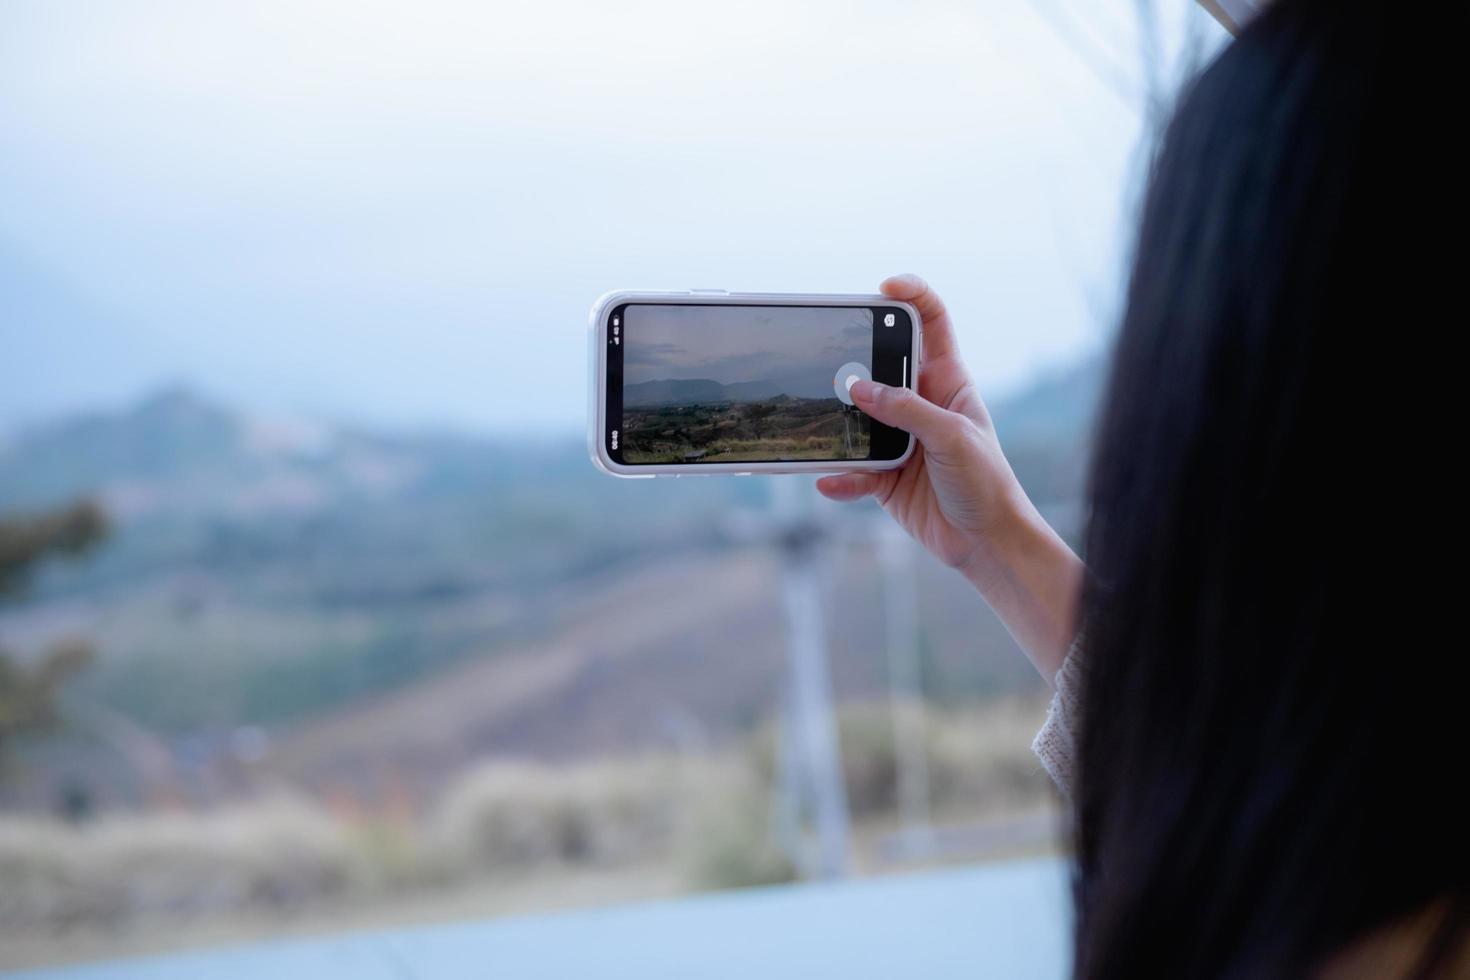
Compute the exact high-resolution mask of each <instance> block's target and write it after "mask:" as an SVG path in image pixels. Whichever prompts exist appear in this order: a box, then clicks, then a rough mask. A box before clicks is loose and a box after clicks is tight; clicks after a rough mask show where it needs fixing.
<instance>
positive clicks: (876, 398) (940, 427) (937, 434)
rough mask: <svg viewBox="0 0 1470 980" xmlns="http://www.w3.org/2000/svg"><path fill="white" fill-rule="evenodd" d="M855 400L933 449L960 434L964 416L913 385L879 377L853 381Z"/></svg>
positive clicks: (946, 444)
mask: <svg viewBox="0 0 1470 980" xmlns="http://www.w3.org/2000/svg"><path fill="white" fill-rule="evenodd" d="M848 390H849V392H850V393H851V395H852V400H853V403H854V404H856V405H857V407H858V408H860V409H862V410H863V411H864V412H867V413H868V414H869V415H871V416H872V417H873V418H875V419H877V420H878V421H879V422H882V423H884V424H885V425H891V426H893V427H894V428H897V429H903V430H904V431H905V432H911V433H913V435H914V437H915V438H917V439H918V440H919V441H920V442H922V443H923V444H924V445H925V446H926V447H928V448H930V449H942V448H945V447H947V446H950V445H952V444H953V443H954V442H955V441H956V440H958V439H959V438H961V436H962V435H963V432H964V424H965V423H966V422H967V421H968V419H966V418H965V417H964V416H962V415H959V414H958V413H956V412H951V411H949V410H947V409H943V408H940V407H939V406H938V405H936V404H934V403H933V402H931V401H928V400H927V399H924V398H921V397H919V395H918V393H916V392H915V391H914V390H913V389H911V388H895V387H892V386H891V385H885V384H879V383H878V382H876V381H861V380H859V381H854V382H853V385H852V387H851V388H850V389H848Z"/></svg>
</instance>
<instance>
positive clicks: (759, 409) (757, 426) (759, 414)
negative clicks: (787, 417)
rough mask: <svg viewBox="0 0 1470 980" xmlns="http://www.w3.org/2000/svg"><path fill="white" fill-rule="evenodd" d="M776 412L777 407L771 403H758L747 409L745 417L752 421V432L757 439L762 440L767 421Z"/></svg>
mask: <svg viewBox="0 0 1470 980" xmlns="http://www.w3.org/2000/svg"><path fill="white" fill-rule="evenodd" d="M775 412H776V406H775V405H772V404H771V403H770V402H756V403H755V404H753V405H749V406H747V407H746V409H745V417H746V418H748V419H750V428H751V431H753V432H754V433H755V437H756V438H757V439H759V438H761V430H762V429H764V428H765V427H766V426H765V423H766V420H767V419H769V418H770V417H771V416H772V415H774V414H775Z"/></svg>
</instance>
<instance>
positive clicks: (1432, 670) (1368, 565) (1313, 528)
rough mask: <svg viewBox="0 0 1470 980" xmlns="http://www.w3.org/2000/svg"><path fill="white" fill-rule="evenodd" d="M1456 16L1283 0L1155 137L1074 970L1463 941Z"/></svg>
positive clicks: (1087, 693) (1131, 312)
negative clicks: (1399, 934)
mask: <svg viewBox="0 0 1470 980" xmlns="http://www.w3.org/2000/svg"><path fill="white" fill-rule="evenodd" d="M1431 12H1433V13H1431ZM1431 16H1435V17H1437V18H1439V19H1438V20H1437V21H1428V20H1426V18H1429V17H1431ZM1465 21H1466V17H1465V15H1464V11H1463V9H1462V8H1459V7H1458V6H1456V5H1415V4H1411V5H1396V4H1390V3H1382V2H1379V3H1372V4H1369V3H1355V2H1347V0H1276V2H1275V3H1274V4H1271V5H1269V6H1268V8H1267V10H1266V11H1265V13H1263V14H1262V16H1261V17H1260V18H1259V19H1258V20H1257V21H1256V22H1255V23H1254V24H1252V25H1251V26H1250V27H1249V28H1248V29H1247V31H1246V32H1245V33H1244V34H1243V35H1242V36H1241V37H1240V38H1238V39H1237V40H1236V41H1235V42H1234V43H1233V44H1232V45H1231V46H1230V47H1229V48H1227V49H1226V50H1225V51H1224V52H1223V53H1222V54H1221V55H1220V57H1219V58H1218V59H1217V60H1216V61H1215V63H1214V64H1212V65H1211V66H1209V67H1208V68H1207V69H1206V70H1205V71H1204V72H1203V73H1202V74H1201V75H1200V77H1199V78H1198V79H1197V80H1196V81H1195V82H1194V83H1193V84H1192V85H1191V86H1190V88H1189V89H1188V91H1187V92H1186V93H1185V94H1184V96H1183V97H1182V98H1181V101H1180V104H1179V107H1178V109H1177V112H1176V115H1175V118H1174V120H1173V122H1172V123H1171V125H1170V127H1169V129H1168V131H1167V132H1166V133H1165V134H1164V138H1163V141H1162V145H1161V149H1160V151H1159V153H1158V155H1157V157H1156V159H1155V162H1154V166H1153V172H1152V174H1151V179H1150V185H1149V190H1148V193H1147V195H1146V199H1145V203H1144V213H1143V220H1142V224H1141V228H1140V232H1139V237H1138V240H1137V243H1136V254H1135V259H1134V267H1133V271H1132V276H1131V280H1130V285H1129V292H1128V299H1127V312H1126V314H1125V317H1124V322H1123V325H1122V329H1121V333H1120V336H1119V339H1118V344H1117V350H1116V355H1115V361H1114V366H1113V371H1112V378H1111V382H1110V385H1109V391H1108V394H1107V397H1106V399H1105V404H1104V408H1103V411H1102V415H1101V419H1100V423H1099V432H1098V440H1097V455H1096V457H1095V460H1094V464H1093V473H1092V481H1091V505H1092V514H1091V521H1090V525H1089V530H1088V534H1087V542H1086V546H1087V558H1088V564H1089V568H1090V570H1091V578H1090V581H1089V583H1088V585H1087V588H1086V594H1085V596H1084V603H1083V622H1084V630H1085V643H1084V648H1085V651H1086V659H1085V661H1084V663H1085V675H1084V676H1085V681H1084V699H1085V706H1086V710H1085V713H1084V719H1083V724H1082V730H1081V739H1080V773H1079V777H1078V783H1077V786H1076V791H1075V798H1076V804H1077V882H1076V897H1077V907H1078V931H1077V959H1076V964H1077V965H1076V970H1077V975H1078V976H1079V977H1087V978H1129V980H1137V978H1148V977H1171V978H1172V977H1250V978H1258V977H1275V976H1301V975H1304V974H1305V973H1308V972H1309V971H1311V970H1313V969H1315V968H1318V967H1320V966H1321V965H1322V964H1323V963H1324V962H1325V961H1326V960H1327V959H1329V958H1330V957H1331V956H1332V955H1333V954H1334V953H1336V952H1339V951H1341V950H1343V949H1344V948H1346V947H1348V946H1349V945H1350V944H1351V943H1352V942H1353V941H1354V940H1355V939H1359V938H1361V937H1364V936H1365V935H1368V934H1369V933H1371V932H1372V931H1373V930H1374V929H1376V928H1378V927H1383V926H1388V925H1391V924H1393V923H1394V922H1395V921H1396V920H1401V919H1402V917H1404V916H1406V915H1410V914H1412V913H1415V912H1416V911H1422V910H1425V909H1433V910H1438V911H1439V912H1440V913H1441V914H1440V916H1439V920H1440V923H1441V927H1440V928H1438V930H1437V938H1436V939H1435V940H1434V941H1432V942H1430V943H1428V944H1427V946H1428V948H1427V949H1426V950H1425V954H1424V956H1423V957H1422V958H1421V961H1420V963H1419V964H1418V967H1417V972H1418V973H1419V974H1421V975H1424V976H1429V975H1433V974H1435V973H1436V971H1439V972H1443V970H1445V969H1446V968H1447V963H1448V956H1450V955H1453V953H1454V952H1455V950H1454V948H1453V947H1454V946H1455V945H1456V944H1457V943H1460V942H1463V941H1464V939H1465V936H1466V910H1467V905H1466V895H1467V881H1470V877H1467V840H1470V813H1467V809H1466V807H1465V804H1464V802H1463V800H1464V798H1465V792H1466V790H1467V788H1470V787H1467V785H1466V783H1467V780H1466V772H1467V766H1466V762H1465V759H1464V756H1463V752H1464V748H1465V734H1466V731H1467V728H1466V720H1465V719H1466V717H1467V716H1470V697H1467V689H1466V688H1465V687H1464V686H1457V685H1455V684H1452V683H1451V682H1450V680H1451V676H1450V675H1451V670H1452V667H1453V666H1454V665H1456V664H1458V662H1460V661H1462V660H1464V659H1466V655H1465V649H1466V643H1465V640H1464V637H1463V633H1464V631H1465V629H1466V623H1465V611H1464V610H1465V604H1464V603H1463V602H1462V601H1461V595H1462V593H1463V587H1462V585H1461V580H1462V578H1463V576H1464V573H1463V571H1462V570H1460V569H1459V568H1457V567H1456V566H1457V565H1458V564H1459V563H1461V562H1463V561H1464V558H1463V553H1462V552H1459V551H1458V548H1459V545H1460V543H1461V542H1463V539H1464V536H1463V532H1462V531H1460V529H1459V525H1460V523H1462V522H1463V520H1464V515H1463V514H1462V513H1461V511H1462V509H1463V506H1464V502H1465V496H1466V495H1465V491H1464V488H1463V487H1464V484H1463V481H1464V479H1465V477H1464V476H1463V469H1462V467H1463V466H1464V460H1463V459H1462V458H1461V457H1463V456H1464V455H1465V454H1464V447H1465V445H1466V439H1465V437H1464V435H1463V434H1461V432H1460V431H1459V428H1458V419H1459V417H1460V416H1461V415H1462V414H1463V410H1462V409H1460V408H1458V406H1457V407H1456V408H1455V409H1454V412H1453V414H1451V412H1450V409H1449V408H1448V407H1447V403H1449V402H1451V401H1452V400H1453V399H1454V396H1455V395H1456V394H1457V393H1458V392H1457V391H1456V383H1457V382H1456V378H1455V375H1456V374H1460V373H1463V372H1457V371H1455V370H1454V366H1455V365H1456V364H1457V363H1462V362H1463V358H1464V357H1465V355H1464V353H1463V350H1464V346H1463V345H1464V340H1463V339H1462V338H1461V337H1460V336H1457V335H1460V334H1463V333H1465V331H1464V326H1465V324H1466V323H1467V317H1466V313H1465V304H1466V303H1467V301H1470V295H1467V290H1466V288H1465V285H1466V279H1465V277H1464V272H1463V266H1464V265H1465V260H1466V257H1467V249H1466V245H1465V239H1464V237H1463V236H1464V235H1465V234H1466V232H1467V230H1470V226H1467V224H1466V181H1467V180H1470V167H1467V163H1466V154H1465V149H1464V146H1465V135H1466V134H1465V133H1464V132H1463V130H1464V129H1465V120H1466V118H1467V110H1466V107H1465V102H1464V96H1465V94H1466V86H1465V83H1464V75H1463V73H1462V66H1463V58H1464V55H1463V53H1462V52H1461V51H1460V50H1459V49H1460V48H1461V47H1462V46H1463V45H1464V44H1465V43H1466V42H1467V38H1466V32H1465V27H1466V23H1465ZM1459 385H1460V386H1461V387H1463V386H1464V383H1463V382H1459ZM1436 556H1437V560H1436Z"/></svg>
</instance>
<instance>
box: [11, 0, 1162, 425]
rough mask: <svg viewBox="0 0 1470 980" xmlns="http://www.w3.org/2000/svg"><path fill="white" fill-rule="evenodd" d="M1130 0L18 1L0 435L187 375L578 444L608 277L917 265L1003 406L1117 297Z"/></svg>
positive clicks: (784, 274) (358, 413) (784, 276)
mask: <svg viewBox="0 0 1470 980" xmlns="http://www.w3.org/2000/svg"><path fill="white" fill-rule="evenodd" d="M1186 6H1187V4H1186ZM1131 10H1132V5H1131V4H1130V3H1129V2H1128V0H1109V2H1104V3H1100V4H1082V3H1080V2H1072V3H1068V2H1065V0H1045V2H1043V0H1034V2H1019V0H1005V2H1000V0H970V2H933V0H928V2H926V0H920V2H894V3H879V2H875V0H863V2H858V3H852V2H831V3H800V2H790V0H752V2H748V3H742V4H739V5H734V6H732V5H730V4H728V3H720V4H714V3H700V2H694V0H648V2H639V3H633V4H631V5H624V4H607V3H595V2H569V0H527V2H520V3H473V2H468V0H465V2H456V0H420V2H415V3H413V4H403V3H388V2H371V0H327V2H311V0H259V2H251V3H233V4H231V3H198V2H194V0H178V2H173V0H154V2H147V0H139V2H132V3H126V4H119V3H106V2H97V3H88V2H81V0H75V2H72V0H9V2H7V3H5V4H4V5H3V6H0V330H3V338H0V341H3V350H4V351H5V356H4V357H3V359H0V428H4V427H9V426H13V425H14V424H16V423H17V422H18V421H23V420H26V419H36V418H40V417H44V416H47V415H50V414H52V413H55V412H57V411H61V410H68V409H74V408H77V407H95V406H108V405H114V404H120V403H123V402H125V401H127V400H129V399H132V398H135V397H138V396H139V395H140V394H142V393H144V392H145V391H147V390H148V389H150V388H152V387H154V386H156V385H159V384H162V383H167V382H171V381H186V382H189V383H193V384H196V385H198V386H199V387H201V388H202V389H204V390H206V391H209V392H214V393H216V394H218V395H219V396H221V397H223V398H226V399H229V400H232V401H235V402H237V403H240V404H242V405H245V406H248V407H252V408H257V409H265V410H270V411H286V412H305V413H312V414H319V415H327V416H334V417H337V418H342V419H349V420H360V421H370V422H374V423H385V424H393V425H422V424H451V425H456V426H462V427H473V428H491V429H511V428H516V429H541V430H544V429H546V428H547V427H548V426H549V427H551V428H554V429H560V428H565V429H567V430H571V429H573V428H575V427H577V426H580V425H581V424H582V421H583V420H582V415H583V412H584V408H585V405H586V397H585V392H584V387H585V385H586V378H587V334H588V327H587V311H588V308H589V307H590V305H591V304H592V302H593V301H594V300H595V299H596V298H597V297H598V296H599V295H600V294H601V293H603V292H605V291H607V290H609V289H614V288H620V287H634V288H686V287H723V288H729V289H740V290H762V291H776V290H789V291H839V292H860V291H865V290H869V289H872V288H873V287H874V286H875V285H876V283H877V282H878V280H879V279H880V278H882V277H883V276H884V275H886V274H889V273H892V272H897V271H905V270H912V271H917V272H920V273H922V274H924V275H926V276H928V277H929V278H930V279H931V280H932V281H933V282H934V283H935V284H936V285H937V286H938V287H940V288H941V289H942V290H943V293H944V295H945V296H946V298H947V299H948V300H949V303H950V306H951V308H952V309H953V311H954V313H955V314H956V317H957V320H958V323H959V330H960V339H961V341H962V344H963V346H964V349H965V353H966V356H967V358H968V359H969V361H970V363H971V365H972V367H973V368H974V369H975V371H976V373H977V375H978V376H979V378H980V379H981V381H982V383H983V384H984V385H985V387H986V389H987V390H988V391H991V392H998V391H1001V390H1003V389H1005V388H1007V387H1009V386H1014V385H1015V384H1016V383H1018V382H1019V381H1020V380H1021V379H1022V378H1024V377H1025V376H1026V375H1027V374H1028V373H1029V372H1031V371H1032V370H1034V369H1035V368H1037V367H1038V366H1041V365H1045V364H1048V363H1051V362H1055V361H1057V360H1060V359H1065V358H1068V357H1070V356H1073V355H1075V354H1076V353H1078V352H1079V351H1081V350H1082V349H1085V348H1088V347H1090V346H1095V345H1097V344H1099V343H1100V342H1101V338H1102V335H1103V333H1104V330H1105V329H1106V326H1107V325H1108V323H1109V321H1110V318H1111V316H1112V313H1113V307H1114V305H1115V297H1116V295H1117V283H1118V281H1119V278H1120V274H1121V261H1122V255H1123V253H1124V248H1125V244H1126V241H1127V234H1126V222H1124V221H1123V220H1122V216H1123V215H1124V214H1125V213H1126V211H1125V208H1126V206H1127V201H1128V198H1127V194H1126V190H1125V188H1126V186H1127V184H1128V180H1127V178H1128V175H1129V174H1130V172H1131V169H1132V168H1131V161H1132V159H1133V151H1134V148H1135V146H1136V145H1137V143H1138V139H1139V134H1140V120H1139V116H1138V113H1137V111H1136V109H1135V108H1134V107H1135V105H1136V104H1137V100H1135V99H1134V98H1133V95H1134V94H1135V93H1134V92H1133V91H1132V89H1131V88H1130V85H1131V84H1134V83H1132V82H1130V78H1132V77H1134V76H1136V74H1137V73H1136V72H1133V71H1132V68H1133V67H1134V62H1133V60H1132V56H1131V55H1130V54H1129V53H1128V52H1129V51H1130V50H1131V46H1132V44H1133V42H1132V40H1131V37H1132V35H1131V33H1130V31H1131V24H1132V21H1131V16H1132V15H1131ZM1109 52H1111V54H1109ZM1120 79H1121V81H1119V80H1120Z"/></svg>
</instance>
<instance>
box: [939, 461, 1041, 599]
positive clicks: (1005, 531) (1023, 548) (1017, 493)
mask: <svg viewBox="0 0 1470 980" xmlns="http://www.w3.org/2000/svg"><path fill="white" fill-rule="evenodd" d="M992 514H993V515H994V516H993V519H992V520H991V522H990V523H989V524H988V525H987V526H986V527H985V528H984V530H982V531H979V532H977V533H976V534H975V537H974V547H973V548H972V549H971V551H970V553H969V555H968V556H967V557H966V558H965V559H964V561H962V562H961V563H960V564H959V565H957V566H956V568H957V569H958V570H959V572H960V574H962V575H964V576H965V578H966V579H968V580H969V582H970V584H971V585H973V586H975V588H976V589H978V590H979V591H980V593H981V594H982V595H985V596H987V597H988V596H989V593H990V592H991V591H992V590H993V589H994V588H995V587H996V586H997V585H998V584H1000V583H1002V582H1004V581H1006V580H1007V579H1010V578H1013V577H1014V572H1015V570H1016V569H1017V567H1018V566H1019V565H1021V564H1023V563H1025V562H1026V560H1027V556H1029V555H1032V554H1034V553H1035V552H1036V551H1037V549H1038V548H1039V547H1041V546H1043V545H1044V544H1045V543H1046V540H1047V538H1049V537H1054V536H1055V532H1054V531H1052V529H1051V526H1050V525H1048V524H1047V523H1046V521H1045V520H1044V519H1043V518H1042V516H1041V514H1040V512H1038V511H1037V509H1036V506H1035V505H1034V504H1032V503H1031V500H1030V498H1028V497H1027V496H1026V493H1025V491H1023V490H1022V489H1021V488H1020V486H1019V485H1017V486H1015V487H1014V488H1013V489H1012V490H1011V492H1008V493H1006V494H1004V495H1003V497H1002V499H1001V501H1000V503H999V505H998V506H996V507H995V508H992Z"/></svg>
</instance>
